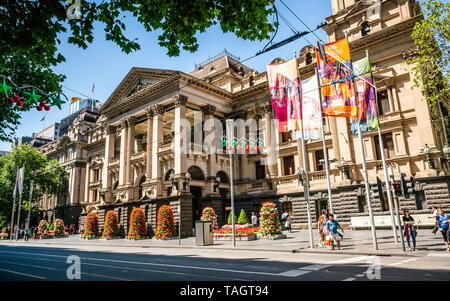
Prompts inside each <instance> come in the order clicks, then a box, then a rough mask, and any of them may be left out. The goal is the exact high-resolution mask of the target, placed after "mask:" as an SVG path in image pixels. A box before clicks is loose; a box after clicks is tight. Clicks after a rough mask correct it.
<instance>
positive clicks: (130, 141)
mask: <svg viewBox="0 0 450 301" xmlns="http://www.w3.org/2000/svg"><path fill="white" fill-rule="evenodd" d="M135 122H136V119H135V118H134V117H129V118H128V119H127V123H128V141H127V142H128V143H127V186H133V185H134V181H133V180H134V174H133V168H132V166H131V155H132V154H133V153H134V135H135V130H134V125H135Z"/></svg>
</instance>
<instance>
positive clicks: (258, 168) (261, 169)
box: [255, 161, 266, 180]
mask: <svg viewBox="0 0 450 301" xmlns="http://www.w3.org/2000/svg"><path fill="white" fill-rule="evenodd" d="M265 172H266V169H265V166H264V165H261V162H259V161H256V162H255V173H256V179H257V180H262V179H265V177H266V174H265Z"/></svg>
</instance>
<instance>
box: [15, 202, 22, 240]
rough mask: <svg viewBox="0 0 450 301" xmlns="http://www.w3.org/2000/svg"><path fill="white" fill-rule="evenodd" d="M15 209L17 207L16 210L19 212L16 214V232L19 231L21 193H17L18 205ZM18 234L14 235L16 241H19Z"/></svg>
mask: <svg viewBox="0 0 450 301" xmlns="http://www.w3.org/2000/svg"><path fill="white" fill-rule="evenodd" d="M17 207H18V208H17V210H18V211H19V212H18V214H17V230H19V226H20V207H22V193H19V204H18V206H17ZM19 234H20V233H19ZM19 234H17V235H16V240H19Z"/></svg>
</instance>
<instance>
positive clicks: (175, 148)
mask: <svg viewBox="0 0 450 301" xmlns="http://www.w3.org/2000/svg"><path fill="white" fill-rule="evenodd" d="M332 7H333V15H332V16H330V17H328V18H326V21H327V25H325V27H324V30H325V31H326V33H327V35H328V40H329V42H332V41H335V40H337V39H341V38H343V37H344V31H345V32H346V33H347V34H348V37H349V41H350V47H351V51H352V57H353V59H354V60H357V59H360V58H362V57H363V56H365V55H366V50H367V51H368V52H369V54H370V58H371V61H372V65H373V70H374V78H375V81H376V85H377V89H378V93H379V94H378V99H379V102H380V103H381V105H380V109H381V116H380V122H381V132H382V137H383V141H384V145H385V149H384V151H385V153H386V155H387V162H388V164H389V165H391V166H392V167H393V169H394V172H395V178H396V180H398V179H399V177H400V174H401V173H404V174H405V175H406V176H407V179H408V185H409V186H410V187H414V188H415V192H414V193H412V194H411V196H410V197H409V198H403V197H400V206H401V209H403V208H406V207H407V208H409V209H410V210H411V212H412V214H415V213H429V212H430V210H431V206H432V205H437V206H440V207H442V208H444V209H450V202H449V201H450V197H449V187H450V178H449V163H448V162H446V161H445V160H442V159H441V158H444V154H443V151H442V149H443V146H444V145H445V144H446V139H447V138H446V136H445V135H444V134H443V133H444V131H443V129H442V122H441V121H439V120H438V121H435V120H434V117H433V116H431V113H430V111H429V109H428V105H427V103H426V101H425V100H424V98H423V97H422V96H421V94H420V91H419V90H418V89H417V88H413V84H412V82H413V76H412V74H411V72H410V70H411V66H409V65H408V64H407V63H406V60H405V59H406V58H407V57H408V56H409V55H411V53H413V51H414V43H413V41H412V40H411V31H412V29H413V26H414V24H415V22H417V21H418V20H420V19H421V18H422V16H421V15H420V10H419V9H418V6H417V4H416V3H415V1H411V0H384V1H382V2H381V14H380V18H379V19H376V20H372V19H370V20H368V19H367V18H366V16H367V9H368V6H367V5H365V4H364V3H363V2H361V1H354V0H353V1H352V0H333V1H332ZM280 60H282V59H275V60H274V61H280ZM297 63H298V66H299V70H300V74H301V77H302V78H308V77H310V76H312V75H313V74H314V72H315V67H316V59H315V54H314V47H313V46H306V47H304V48H303V49H300V51H299V57H298V58H297ZM270 102H271V101H270V94H269V89H268V83H267V77H266V72H263V73H258V72H257V71H256V70H252V69H250V68H249V67H247V66H244V65H242V64H241V63H240V62H239V61H238V59H237V58H236V57H233V56H232V55H230V54H229V53H227V52H224V53H223V54H221V55H219V56H217V57H215V58H211V59H209V60H208V61H206V62H203V63H202V64H200V65H198V66H196V69H195V70H193V71H192V72H191V73H189V74H186V73H183V72H181V71H173V70H161V69H150V68H132V69H131V70H130V72H129V73H128V74H127V75H126V76H125V78H124V79H123V80H122V82H121V83H120V84H119V85H118V87H117V88H116V89H115V90H114V92H113V93H112V94H111V96H110V97H109V98H108V99H107V101H106V102H105V104H104V105H103V107H102V109H101V111H100V116H98V118H97V119H96V120H95V122H85V121H81V120H78V121H77V120H76V121H75V122H74V125H73V126H72V132H70V131H69V134H68V136H67V137H69V138H67V137H66V136H63V137H62V138H60V140H61V141H64V142H57V141H56V142H52V143H51V145H55V147H56V148H54V149H51V148H49V147H48V146H44V147H42V148H41V149H42V151H43V152H44V153H46V154H47V155H48V156H49V158H52V157H54V156H56V154H57V153H58V152H65V151H67V149H68V148H69V149H70V148H72V146H73V149H74V150H75V153H76V157H75V158H74V159H73V160H69V161H67V162H65V163H64V164H66V165H67V166H68V170H70V172H71V184H70V185H71V186H70V187H71V190H70V193H69V195H70V197H69V198H68V199H67V202H66V203H64V204H65V205H61V204H60V203H56V204H55V201H49V200H50V199H52V197H51V196H45V197H44V201H43V204H42V207H43V209H45V210H54V209H56V208H57V207H60V208H62V209H63V211H64V210H66V209H64V208H72V207H74V208H79V210H80V214H79V223H81V224H82V223H84V218H85V215H86V214H87V213H89V212H91V211H97V212H98V213H99V218H100V225H102V223H103V218H104V215H105V212H106V211H107V210H115V211H116V212H117V213H118V215H119V221H120V225H121V230H122V231H123V232H122V233H123V235H125V234H126V231H127V228H128V222H129V214H130V213H131V210H132V208H133V207H137V206H139V207H141V208H142V209H143V210H144V212H146V216H147V222H148V224H149V227H150V228H151V230H152V231H154V230H155V228H156V224H157V221H156V215H157V211H158V209H159V207H160V206H162V205H163V204H170V205H171V206H172V208H173V210H174V215H175V221H176V222H178V220H179V219H180V208H181V232H182V235H183V236H189V235H191V233H192V232H191V231H192V228H193V222H194V220H197V219H199V214H200V212H201V210H202V208H204V207H205V206H208V205H210V206H213V207H214V208H215V210H216V212H217V215H218V222H219V224H223V223H224V221H225V219H226V218H227V217H228V213H229V210H230V184H229V183H230V177H229V174H230V164H229V156H228V155H226V154H217V153H213V154H206V153H204V152H202V151H201V148H200V149H198V146H199V145H201V144H202V143H203V142H204V139H205V138H206V137H207V135H208V134H212V135H213V136H214V137H217V135H224V133H222V134H221V133H215V131H214V130H213V129H212V128H209V129H204V131H203V133H202V135H203V136H200V140H199V141H196V140H193V141H192V143H191V145H190V147H191V148H192V152H190V153H189V154H186V153H185V152H183V151H182V150H183V148H184V147H186V145H183V141H186V140H183V139H180V135H182V134H183V131H182V130H183V129H184V128H185V127H190V128H191V129H192V130H195V128H196V127H197V126H199V124H200V126H201V125H202V124H205V122H207V121H208V120H209V119H210V118H216V119H218V120H221V122H223V123H224V121H225V119H227V118H232V119H238V118H242V119H243V120H248V119H255V120H257V121H258V122H260V124H262V125H263V128H262V129H261V135H262V136H261V137H263V140H264V147H263V149H262V150H261V151H260V152H258V153H256V154H238V155H235V156H234V161H233V163H234V164H233V170H234V177H233V178H234V184H235V187H234V188H235V204H236V212H237V213H239V211H240V210H241V208H242V209H244V210H245V211H246V212H247V214H248V215H251V212H252V211H259V208H260V205H261V204H262V203H263V202H265V201H273V202H275V203H276V204H277V206H278V208H279V210H280V212H282V211H285V210H286V211H289V212H291V213H292V215H293V227H303V226H305V223H306V221H307V213H306V202H305V198H304V194H303V187H302V186H301V185H299V183H298V181H297V175H296V174H295V171H296V170H297V168H303V161H302V160H303V158H302V151H301V144H300V143H299V142H298V141H295V140H292V137H291V138H290V137H288V136H287V135H286V134H280V133H278V132H276V131H275V130H274V129H271V127H270V126H267V125H270V122H271V119H272V109H271V105H270ZM183 120H188V122H189V124H188V125H186V124H183ZM196 120H200V121H199V122H200V123H196ZM224 128H225V127H224ZM81 137H82V138H81ZM196 137H197V136H196ZM218 138H219V139H220V138H221V137H218ZM247 138H248V137H247ZM195 139H197V138H195ZM325 140H326V145H327V148H328V155H329V158H330V159H336V160H335V163H331V164H330V165H331V166H330V179H331V188H332V199H333V209H334V213H335V214H336V215H337V217H338V218H339V220H340V221H341V222H344V223H349V222H350V218H351V217H353V216H365V215H368V212H367V205H366V204H365V197H364V196H365V186H364V182H363V174H362V162H361V161H362V160H361V152H360V148H359V140H358V135H355V134H352V132H351V124H350V121H349V119H346V118H332V117H326V118H325ZM377 141H378V138H377V132H376V131H373V132H367V133H364V134H363V142H364V143H363V144H364V147H365V154H366V159H367V167H368V176H369V182H370V188H371V191H370V194H371V200H372V205H373V210H374V213H375V214H376V215H387V214H389V208H388V207H387V206H388V205H387V204H386V203H382V202H381V201H380V196H379V192H378V186H377V181H376V178H377V177H379V178H380V179H381V180H382V181H384V173H383V169H382V164H381V158H380V151H379V146H378V142H377ZM216 142H217V141H216ZM58 143H59V144H58ZM425 144H427V145H428V146H429V147H430V148H431V154H430V159H431V160H433V161H434V163H435V168H434V169H431V168H430V167H429V165H428V163H427V155H426V154H425V153H424V151H423V147H424V146H425ZM212 147H216V148H217V149H219V148H221V146H218V145H214V144H212ZM306 151H307V162H308V165H309V170H310V173H309V180H310V190H311V207H312V208H311V210H312V216H313V219H315V218H316V217H317V215H318V213H319V212H320V211H321V209H323V208H325V206H326V205H327V201H328V196H327V194H328V192H327V182H326V176H325V170H324V168H323V164H321V163H320V159H322V158H323V149H322V141H308V142H307V143H306ZM261 159H267V160H268V162H272V163H270V164H269V165H267V166H264V165H262V166H261ZM342 162H345V168H347V169H348V172H349V177H347V175H346V172H344V164H343V163H342ZM69 166H70V167H69ZM186 173H189V174H190V175H191V178H190V179H187V178H186ZM266 175H268V177H266ZM411 176H412V177H414V179H413V180H410V177H411ZM217 177H219V178H220V179H221V180H220V182H218V181H217V180H216V178H217ZM72 187H73V188H72ZM45 200H47V201H45ZM67 210H68V209H67ZM70 210H71V209H70ZM52 212H53V211H52ZM55 212H57V211H56V210H55ZM72 212H73V211H72ZM77 218H78V217H77Z"/></svg>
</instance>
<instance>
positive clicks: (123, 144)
mask: <svg viewBox="0 0 450 301" xmlns="http://www.w3.org/2000/svg"><path fill="white" fill-rule="evenodd" d="M119 129H120V158H119V166H120V169H119V186H124V185H125V184H126V182H127V160H126V159H127V141H128V131H127V123H126V121H125V119H122V120H121V121H120V128H119Z"/></svg>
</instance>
